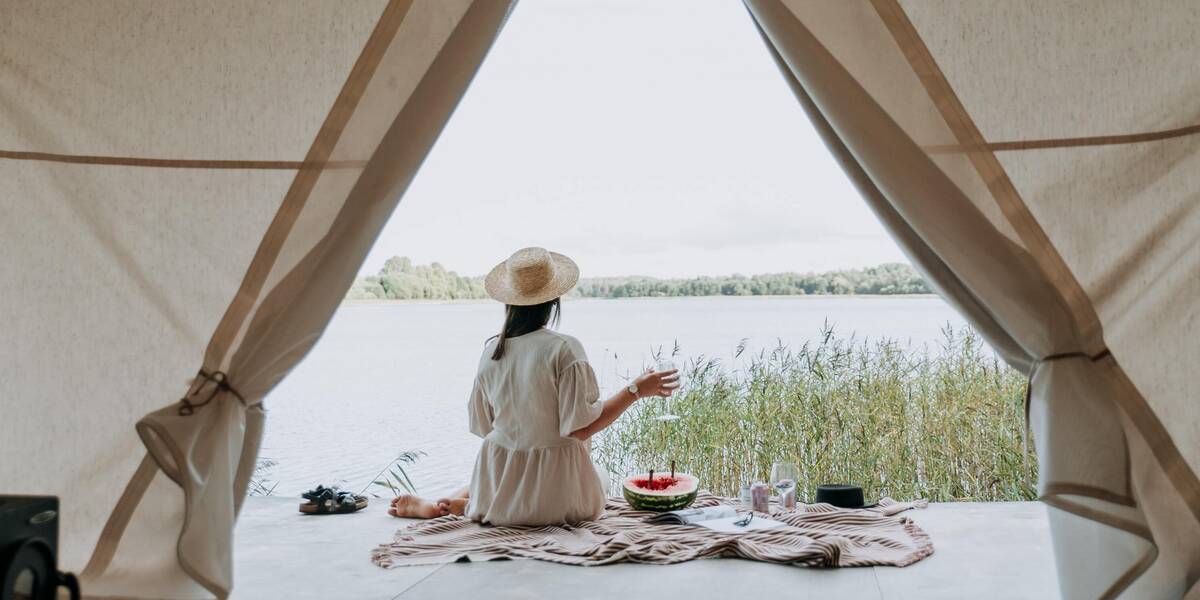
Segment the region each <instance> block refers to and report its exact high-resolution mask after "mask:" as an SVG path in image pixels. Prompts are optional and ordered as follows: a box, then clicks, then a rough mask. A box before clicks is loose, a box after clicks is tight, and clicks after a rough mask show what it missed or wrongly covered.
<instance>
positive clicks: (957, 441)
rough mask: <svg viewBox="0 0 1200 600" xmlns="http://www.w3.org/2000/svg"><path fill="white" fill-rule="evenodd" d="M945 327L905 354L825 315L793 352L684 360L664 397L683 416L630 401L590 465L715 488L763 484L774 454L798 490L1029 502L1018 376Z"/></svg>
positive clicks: (731, 490)
mask: <svg viewBox="0 0 1200 600" xmlns="http://www.w3.org/2000/svg"><path fill="white" fill-rule="evenodd" d="M943 333H944V340H943V341H942V342H941V344H940V345H939V346H938V347H937V348H933V349H926V350H922V351H916V352H912V351H908V350H906V349H905V348H904V347H903V346H901V345H900V344H898V343H896V342H894V341H892V340H875V341H870V340H856V339H855V338H853V337H849V338H841V337H838V336H836V335H835V334H834V332H833V330H832V329H831V328H829V327H828V326H827V327H826V328H825V329H824V331H823V334H824V335H823V337H822V339H821V341H820V342H818V343H813V344H805V345H804V346H802V347H800V348H798V349H791V348H787V347H785V346H782V345H781V346H779V347H776V348H775V349H773V350H771V351H769V352H767V351H764V352H761V353H759V354H757V355H755V356H742V354H743V351H744V343H743V344H742V345H739V348H738V350H737V352H736V354H735V360H734V361H732V363H731V365H736V366H726V365H725V364H724V363H723V362H722V361H719V360H716V359H713V358H703V357H701V358H698V359H695V360H692V361H689V362H688V363H687V364H686V365H685V366H683V367H682V368H683V371H684V385H683V387H682V388H681V389H680V390H679V391H678V392H677V393H676V395H675V397H674V398H672V400H671V412H673V413H675V414H679V415H682V416H683V419H681V420H679V421H676V422H675V423H674V424H669V423H663V422H661V421H659V420H657V417H658V416H660V415H662V414H663V413H664V410H665V403H664V402H663V401H662V400H656V399H646V400H642V401H640V402H638V403H637V404H635V405H634V406H633V407H632V408H631V409H630V410H629V411H627V412H626V413H625V415H623V416H622V417H621V418H620V420H618V421H617V423H615V424H614V425H613V426H612V427H611V428H609V429H608V430H606V431H604V432H603V433H602V434H601V435H600V436H599V437H598V438H597V440H596V443H595V454H596V458H597V462H599V463H600V464H601V465H602V466H604V467H605V468H607V469H608V471H609V473H610V474H612V475H613V477H614V480H615V482H616V484H617V485H618V486H619V485H620V484H619V481H620V479H621V478H622V476H623V475H626V474H632V473H635V472H645V471H647V470H649V469H651V468H654V469H655V470H662V469H663V468H664V467H666V466H667V465H668V464H669V462H670V461H671V460H675V461H676V463H677V466H678V469H679V470H680V471H683V472H689V473H692V474H694V475H696V476H697V477H699V479H700V482H701V486H702V487H703V488H706V489H709V490H712V491H713V492H714V493H717V494H722V495H737V491H738V488H739V487H740V485H741V484H742V483H748V482H751V481H763V482H769V481H770V479H769V477H770V470H771V464H772V462H774V461H777V460H791V461H794V462H795V463H796V464H797V465H799V467H800V470H801V473H802V474H801V479H800V481H798V482H797V484H798V490H799V492H800V495H801V498H811V494H812V493H813V491H814V490H815V489H816V486H817V485H818V484H819V483H847V482H848V483H855V484H858V485H861V486H863V488H864V491H865V493H866V495H867V496H868V498H878V497H882V496H891V497H893V498H896V499H913V498H927V499H929V500H931V501H997V500H1030V499H1033V498H1034V497H1035V491H1034V482H1035V481H1036V480H1037V463H1036V459H1035V457H1034V455H1033V454H1032V452H1030V453H1028V454H1026V452H1025V446H1026V445H1025V444H1024V443H1023V439H1022V430H1023V428H1024V413H1023V405H1022V398H1023V396H1024V393H1025V379H1024V378H1023V377H1022V376H1021V375H1020V374H1019V373H1017V372H1016V371H1014V370H1012V369H1011V368H1009V367H1008V366H1007V365H1005V364H1004V363H1003V362H1002V361H1000V360H999V359H998V358H996V357H995V356H994V355H992V354H991V352H990V351H988V350H987V349H986V348H985V347H984V345H983V342H982V340H981V339H980V338H979V336H978V335H977V334H976V333H975V332H973V331H972V330H971V329H969V328H963V329H958V330H955V329H953V328H950V327H947V328H945V329H944V330H943ZM1028 446H1029V447H1030V449H1031V448H1032V443H1030V444H1029V445H1028ZM615 489H619V487H617V488H615Z"/></svg>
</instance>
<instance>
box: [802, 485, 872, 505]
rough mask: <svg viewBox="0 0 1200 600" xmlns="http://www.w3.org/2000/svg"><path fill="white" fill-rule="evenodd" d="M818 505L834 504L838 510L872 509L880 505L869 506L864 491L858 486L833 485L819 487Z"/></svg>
mask: <svg viewBox="0 0 1200 600" xmlns="http://www.w3.org/2000/svg"><path fill="white" fill-rule="evenodd" d="M816 502H817V503H825V504H832V505H834V506H836V507H838V508H871V507H872V506H875V505H876V504H878V502H874V503H871V504H867V503H866V501H865V500H863V490H862V488H861V487H859V486H857V485H848V484H843V483H833V484H826V485H819V486H817V498H816Z"/></svg>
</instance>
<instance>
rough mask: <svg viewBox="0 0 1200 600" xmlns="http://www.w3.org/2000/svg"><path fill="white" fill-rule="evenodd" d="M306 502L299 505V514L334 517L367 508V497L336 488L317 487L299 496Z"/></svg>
mask: <svg viewBox="0 0 1200 600" xmlns="http://www.w3.org/2000/svg"><path fill="white" fill-rule="evenodd" d="M300 496H301V497H302V498H304V499H305V500H308V502H305V503H304V504H301V505H300V512H302V513H304V514H306V515H336V514H342V513H352V512H357V511H360V510H362V509H364V508H366V507H367V497H366V496H359V495H358V494H351V493H350V492H347V491H344V490H339V489H338V488H336V487H325V486H323V485H318V486H317V488H316V489H314V490H309V491H307V492H304V493H303V494H301V495H300Z"/></svg>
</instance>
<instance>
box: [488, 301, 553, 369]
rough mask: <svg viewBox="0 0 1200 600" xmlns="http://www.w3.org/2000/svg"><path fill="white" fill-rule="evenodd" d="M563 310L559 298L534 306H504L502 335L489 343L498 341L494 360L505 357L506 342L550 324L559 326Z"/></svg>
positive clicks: (496, 336) (493, 356) (492, 338)
mask: <svg viewBox="0 0 1200 600" xmlns="http://www.w3.org/2000/svg"><path fill="white" fill-rule="evenodd" d="M560 310H561V309H560V308H559V305H558V298H555V299H553V300H551V301H549V302H543V303H541V304H534V305H532V306H516V305H513V304H505V305H504V327H503V328H502V329H501V330H500V335H493V336H492V337H490V338H488V341H489V342H490V341H492V340H497V341H496V350H495V352H492V360H500V359H501V358H502V357H503V356H504V340H506V339H508V338H514V337H520V336H522V335H525V334H527V333H532V332H534V331H537V330H539V329H541V328H543V327H545V326H546V324H547V323H550V325H551V327H553V326H555V325H558V315H559V311H560Z"/></svg>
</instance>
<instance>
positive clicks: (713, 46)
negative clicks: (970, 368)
mask: <svg viewBox="0 0 1200 600" xmlns="http://www.w3.org/2000/svg"><path fill="white" fill-rule="evenodd" d="M530 245H539V246H545V247H547V248H550V249H551V250H555V251H559V252H563V253H565V254H567V255H569V256H571V257H572V258H574V259H575V260H576V261H577V262H578V263H579V264H580V268H581V270H582V274H583V275H584V276H585V277H586V276H600V275H654V276H694V275H721V274H730V273H744V274H751V273H765V272H779V271H810V270H813V271H820V270H826V269H836V268H845V267H858V266H867V265H873V264H878V263H881V262H889V261H904V260H905V259H904V256H903V254H901V252H900V250H899V249H898V248H897V247H896V246H895V244H894V243H893V242H892V241H891V240H890V239H889V238H888V235H887V233H886V232H884V230H883V228H882V227H881V226H880V225H879V223H878V221H877V220H876V219H875V217H874V215H872V214H871V212H870V211H869V209H868V208H867V207H866V205H865V204H864V203H863V201H862V200H861V199H860V198H859V197H858V195H857V193H856V192H855V191H854V189H853V187H852V185H851V184H850V182H849V181H848V180H847V179H846V177H845V176H844V175H843V174H842V172H841V170H840V169H839V168H838V166H837V164H836V163H835V162H834V161H833V159H832V158H831V157H830V156H829V153H828V151H827V150H826V149H825V147H824V145H823V144H822V142H821V141H820V139H819V138H818V136H817V134H816V132H815V131H813V129H812V126H811V125H810V124H809V123H808V120H807V118H806V117H805V115H804V112H803V110H802V109H801V108H800V106H799V104H798V103H797V101H796V99H795V98H794V97H793V96H792V93H791V91H790V90H789V89H788V88H787V85H786V84H785V83H784V81H783V79H782V77H780V75H779V73H778V71H777V69H776V66H775V64H774V63H773V62H772V60H771V58H770V56H769V55H768V53H767V51H766V49H765V47H764V46H763V43H762V41H761V40H760V39H759V37H758V33H757V31H756V30H755V28H754V26H753V25H752V24H751V21H750V19H749V16H748V15H747V14H746V11H745V9H744V8H742V6H741V5H740V3H738V2H731V1H729V0H704V1H699V0H683V1H674V2H666V1H661V0H659V1H655V2H646V1H644V0H627V1H616V0H602V1H581V0H573V1H571V2H561V1H558V0H521V2H520V3H519V4H518V6H517V8H516V10H515V12H514V13H513V15H512V18H511V19H510V20H509V22H508V24H507V26H506V27H505V29H504V31H503V32H502V34H501V35H500V39H499V40H498V41H497V42H496V45H495V46H494V47H493V48H492V51H491V53H490V54H489V56H488V58H487V60H486V61H485V62H484V63H483V66H482V67H481V68H480V71H479V74H478V76H477V77H476V78H475V81H474V83H473V84H472V85H471V88H470V89H469V90H468V92H467V95H466V96H465V97H464V98H463V100H462V103H461V104H460V105H459V107H458V110H457V111H456V112H455V114H454V116H453V117H452V118H451V120H450V123H449V124H448V125H447V126H446V129H445V131H444V132H443V134H442V136H441V138H440V139H439V141H438V143H437V145H436V146H434V148H433V151H432V152H431V153H430V155H429V157H428V159H427V160H426V162H425V165H424V166H423V167H422V169H421V171H420V173H419V174H418V175H417V178H416V180H415V181H414V182H413V185H412V187H411V188H410V189H409V191H408V193H407V194H406V195H405V197H404V199H403V201H402V202H401V204H400V206H399V207H398V208H397V209H396V212H395V214H394V215H393V217H392V220H391V222H390V223H389V224H388V226H387V228H386V229H385V230H384V232H383V235H382V236H381V237H380V239H379V241H378V243H377V244H376V246H375V249H374V250H373V251H372V253H371V255H370V256H369V257H368V259H367V262H366V264H364V266H363V272H364V273H374V272H375V271H376V270H378V269H379V267H380V266H381V265H382V264H383V261H384V260H386V259H387V258H388V257H390V256H393V255H406V256H410V257H412V258H413V259H414V260H415V261H417V262H418V263H427V262H432V261H439V262H441V263H442V264H443V265H445V266H446V267H447V268H450V269H453V270H456V271H458V272H459V273H462V274H466V275H479V274H483V273H485V272H487V270H488V269H490V268H491V267H492V266H493V265H494V264H496V263H497V262H499V261H501V260H503V259H504V258H506V257H507V256H508V254H509V253H511V252H512V251H513V250H516V249H517V248H521V247H524V246H530Z"/></svg>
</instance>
